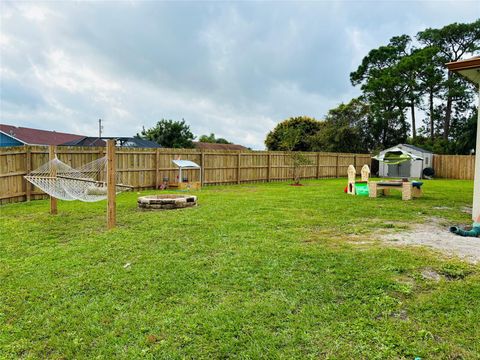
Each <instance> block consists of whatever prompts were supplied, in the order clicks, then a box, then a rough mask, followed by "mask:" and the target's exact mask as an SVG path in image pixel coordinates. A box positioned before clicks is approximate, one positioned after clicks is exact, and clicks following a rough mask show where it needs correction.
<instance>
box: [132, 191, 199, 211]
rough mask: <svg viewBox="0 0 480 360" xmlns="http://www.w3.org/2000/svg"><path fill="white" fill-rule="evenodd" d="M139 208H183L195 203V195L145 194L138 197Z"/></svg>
mask: <svg viewBox="0 0 480 360" xmlns="http://www.w3.org/2000/svg"><path fill="white" fill-rule="evenodd" d="M137 203H138V208H139V209H140V210H172V209H183V208H187V207H192V206H196V205H197V197H196V196H194V195H177V194H165V195H147V196H140V197H139V198H138V201H137Z"/></svg>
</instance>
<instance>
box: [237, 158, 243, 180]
mask: <svg viewBox="0 0 480 360" xmlns="http://www.w3.org/2000/svg"><path fill="white" fill-rule="evenodd" d="M241 156H242V153H240V152H238V156H237V184H240V182H241V179H240V157H241Z"/></svg>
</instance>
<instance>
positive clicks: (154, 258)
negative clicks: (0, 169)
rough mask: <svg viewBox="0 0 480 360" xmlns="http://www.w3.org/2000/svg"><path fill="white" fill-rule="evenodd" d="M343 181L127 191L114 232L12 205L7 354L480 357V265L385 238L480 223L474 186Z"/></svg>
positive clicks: (5, 254)
mask: <svg viewBox="0 0 480 360" xmlns="http://www.w3.org/2000/svg"><path fill="white" fill-rule="evenodd" d="M345 183H346V181H345V180H319V181H306V182H305V184H306V186H303V187H292V186H288V184H286V183H272V184H250V185H241V186H224V187H223V186H222V187H208V188H205V189H203V190H201V191H198V192H196V194H197V195H198V196H199V204H200V205H199V206H198V207H196V208H192V209H185V210H176V211H163V212H139V211H137V209H136V199H137V196H138V193H124V194H121V195H119V196H118V198H117V204H118V227H117V228H116V229H115V230H113V231H106V230H105V207H106V205H105V202H104V201H103V202H99V203H80V202H63V201H61V202H59V214H58V215H57V216H51V215H49V214H48V209H49V203H48V201H46V200H45V201H32V202H30V203H20V204H13V205H7V206H3V207H1V208H0V212H1V221H0V224H1V228H0V229H1V234H0V235H1V238H0V239H1V240H0V358H2V359H3V358H5V359H10V358H11V359H16V358H27V359H30V358H31V359H37V358H49V359H87V358H88V359H91V358H97V359H113V358H115V359H136V358H146V359H185V358H186V359H205V358H209V359H219V358H240V359H259V358H265V359H267V358H268V359H272V358H273V359H275V358H280V359H282V358H283V359H308V358H312V359H318V358H331V359H361V358H363V359H388V358H392V359H398V358H405V359H413V358H414V357H415V356H419V357H421V358H422V359H440V358H445V359H476V358H479V357H480V340H479V337H480V271H479V270H480V269H479V267H478V266H473V265H469V264H467V263H464V262H461V261H459V260H455V259H447V258H445V257H444V256H442V255H441V254H438V253H435V252H433V251H430V250H427V249H424V248H416V247H409V248H406V247H403V248H401V247H394V246H388V245H386V244H385V243H382V242H379V241H374V240H375V239H376V238H377V237H378V232H379V231H400V230H401V229H403V228H405V226H406V224H408V223H422V222H425V221H428V219H429V218H430V217H439V218H444V219H447V220H448V219H449V220H451V221H452V223H470V222H471V221H470V216H469V215H467V214H466V213H464V212H462V211H461V210H462V207H464V206H467V205H470V204H471V198H472V188H473V185H472V182H469V181H442V180H435V181H427V182H426V184H425V186H424V189H425V190H424V192H425V196H424V197H423V198H422V199H418V200H415V201H410V202H403V201H401V199H400V195H396V196H392V197H386V198H379V199H369V198H364V197H354V196H348V195H346V194H344V193H343V188H344V187H345ZM146 193H155V191H147V192H143V193H142V194H146ZM365 242H368V243H365ZM370 242H371V243H370ZM128 264H129V265H128ZM426 268H428V269H433V270H435V271H437V272H438V273H440V274H442V279H441V280H440V281H439V282H436V281H433V280H427V279H424V278H423V277H422V276H421V272H422V270H424V269H426Z"/></svg>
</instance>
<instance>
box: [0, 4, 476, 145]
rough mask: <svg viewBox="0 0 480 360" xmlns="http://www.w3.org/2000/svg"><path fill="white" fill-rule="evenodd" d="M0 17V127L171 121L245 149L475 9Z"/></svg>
mask: <svg viewBox="0 0 480 360" xmlns="http://www.w3.org/2000/svg"><path fill="white" fill-rule="evenodd" d="M0 4H1V9H0V17H1V18H0V28H1V33H0V51H1V53H0V77H1V78H0V81H1V84H0V87H1V99H0V111H1V113H0V115H1V116H0V122H2V123H6V124H12V125H17V126H26V127H35V128H41V129H47V130H57V131H65V132H73V133H79V134H86V135H93V136H95V135H97V121H98V118H102V119H103V120H104V125H105V132H104V135H105V136H117V135H118V136H130V135H134V134H135V133H136V132H138V131H140V130H141V128H142V126H145V127H151V126H153V125H154V124H155V123H156V121H158V120H160V119H162V118H168V119H174V120H180V119H182V118H184V119H185V120H186V122H187V123H188V124H190V125H191V129H192V131H193V132H194V134H195V135H201V134H208V133H210V132H214V133H215V134H216V135H217V136H221V137H225V138H227V139H228V140H230V141H233V142H236V143H240V144H243V145H247V146H250V147H253V148H255V149H263V148H264V144H263V141H264V139H265V136H266V134H267V132H268V131H269V130H271V129H272V128H273V127H274V126H275V124H276V123H278V122H280V121H282V120H283V119H285V118H288V117H290V116H298V115H308V116H312V117H315V118H317V119H322V118H323V117H324V115H325V114H326V112H327V111H328V110H329V109H330V108H332V107H335V106H337V105H338V104H340V103H341V102H347V101H349V100H350V99H351V98H352V97H355V96H357V95H358V94H359V90H358V88H353V87H352V86H351V84H350V82H349V73H350V72H351V71H352V70H355V69H356V67H357V66H358V64H359V63H360V61H361V59H362V58H363V56H365V55H366V54H367V53H368V51H369V50H370V49H372V48H375V47H378V46H380V45H383V44H385V43H386V42H388V40H389V39H390V38H391V37H392V36H395V35H401V34H409V35H412V36H414V35H415V34H416V33H417V32H418V31H420V30H423V29H425V28H427V27H441V26H444V25H446V24H449V23H452V22H472V21H474V20H475V19H476V18H478V17H480V2H475V1H463V2H462V1H428V2H414V1H383V2H379V1H348V2H340V1H317V2H313V1H310V2H271V1H270V2H228V1H222V2H156V1H150V2H141V1H125V2H113V1H104V2H38V1H37V2H31V3H28V2H19V1H12V2H8V1H7V2H6V1H4V0H0Z"/></svg>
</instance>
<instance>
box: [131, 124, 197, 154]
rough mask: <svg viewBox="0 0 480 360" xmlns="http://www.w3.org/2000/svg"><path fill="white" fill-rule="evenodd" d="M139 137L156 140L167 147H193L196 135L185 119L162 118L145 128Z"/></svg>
mask: <svg viewBox="0 0 480 360" xmlns="http://www.w3.org/2000/svg"><path fill="white" fill-rule="evenodd" d="M136 136H137V137H139V138H142V139H146V140H151V141H155V142H156V143H158V144H160V145H162V146H163V147H166V148H193V139H195V136H194V135H193V134H192V132H191V131H190V126H189V125H187V124H186V123H185V120H183V119H182V120H181V121H174V120H166V119H162V120H160V121H158V122H157V124H156V125H155V126H154V127H152V128H150V129H146V130H145V128H143V130H142V132H141V133H140V134H137V135H136Z"/></svg>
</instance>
